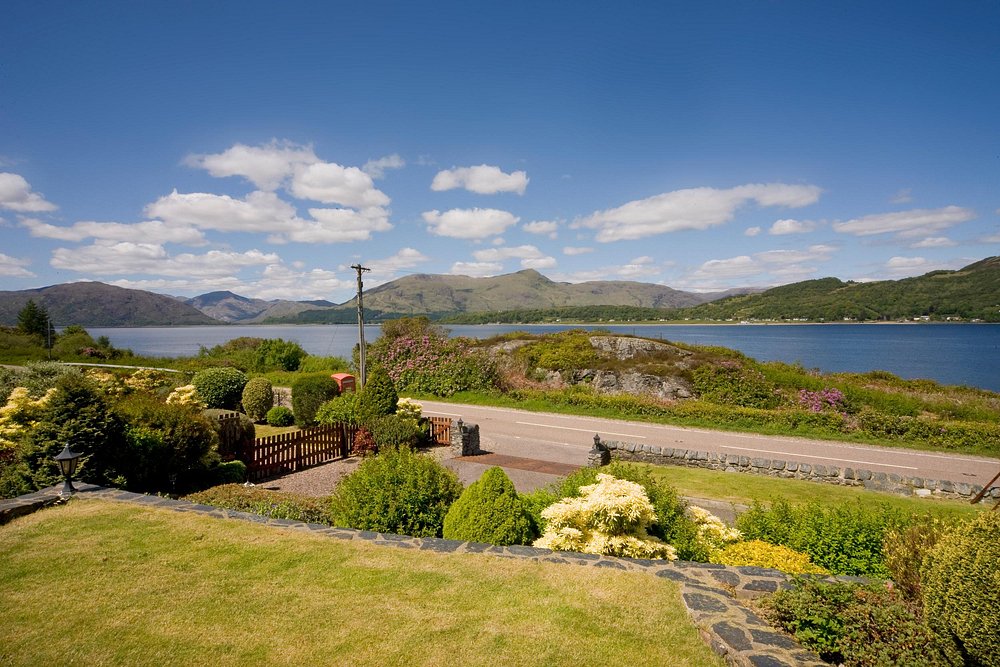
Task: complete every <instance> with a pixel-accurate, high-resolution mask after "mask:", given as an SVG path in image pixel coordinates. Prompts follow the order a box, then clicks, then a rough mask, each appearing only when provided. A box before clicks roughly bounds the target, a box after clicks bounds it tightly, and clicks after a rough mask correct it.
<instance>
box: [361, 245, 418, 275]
mask: <svg viewBox="0 0 1000 667" xmlns="http://www.w3.org/2000/svg"><path fill="white" fill-rule="evenodd" d="M429 261H430V257H428V256H427V255H425V254H424V253H422V252H420V251H419V250H417V249H416V248H403V249H401V250H400V251H399V252H397V253H396V254H395V255H393V256H391V257H386V258H384V259H373V260H372V261H371V262H368V264H369V265H370V266H371V268H372V270H377V271H380V272H384V273H395V272H397V271H399V270H401V269H412V268H413V267H415V266H418V265H419V264H423V263H424V262H429Z"/></svg>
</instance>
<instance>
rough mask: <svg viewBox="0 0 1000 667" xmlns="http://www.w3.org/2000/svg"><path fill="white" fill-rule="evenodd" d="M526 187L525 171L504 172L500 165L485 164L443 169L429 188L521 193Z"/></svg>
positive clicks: (486, 192) (488, 193)
mask: <svg viewBox="0 0 1000 667" xmlns="http://www.w3.org/2000/svg"><path fill="white" fill-rule="evenodd" d="M526 187H528V174H527V173H526V172H523V171H515V172H512V173H510V174H505V173H504V172H503V171H501V170H500V167H493V166H490V165H485V164H481V165H478V166H475V167H454V168H452V169H444V170H442V171H439V172H438V173H437V174H436V175H435V176H434V180H433V181H431V190H434V191H435V192H441V191H443V190H453V189H455V188H465V189H466V190H468V191H469V192H476V193H478V194H481V195H493V194H496V193H498V192H516V193H517V194H519V195H523V194H524V189H525V188H526Z"/></svg>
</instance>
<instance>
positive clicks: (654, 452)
mask: <svg viewBox="0 0 1000 667" xmlns="http://www.w3.org/2000/svg"><path fill="white" fill-rule="evenodd" d="M595 444H596V440H595ZM600 446H602V447H604V448H606V449H607V450H608V451H609V452H610V454H611V457H612V458H615V459H620V460H622V461H634V462H638V463H655V464H657V465H679V466H686V467H689V468H707V469H709V470H725V471H726V472H742V473H752V474H758V475H768V476H771V477H781V478H784V479H807V480H809V481H813V482H824V483H827V484H839V485H841V486H859V487H864V488H866V489H871V490H874V491H887V492H890V493H896V494H900V495H905V496H921V497H928V496H934V497H940V498H952V499H959V500H969V499H971V498H972V497H973V496H975V495H976V494H978V493H979V492H980V491H982V490H983V487H982V486H980V485H979V484H969V483H966V482H953V481H949V480H941V479H924V478H923V477H911V476H902V475H897V474H896V473H885V472H874V471H872V470H866V469H864V468H842V467H839V466H828V465H819V464H815V463H802V462H799V461H785V460H781V459H765V458H753V457H749V456H740V455H738V454H725V453H720V452H702V451H696V450H693V449H673V448H671V447H661V446H659V445H647V444H639V443H635V442H618V441H614V440H601V441H600ZM986 498H1000V486H994V487H992V488H991V489H990V492H989V493H987V494H986ZM984 500H985V498H984Z"/></svg>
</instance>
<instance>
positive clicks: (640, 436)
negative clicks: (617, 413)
mask: <svg viewBox="0 0 1000 667" xmlns="http://www.w3.org/2000/svg"><path fill="white" fill-rule="evenodd" d="M514 423H515V424H520V425H521V426H540V427H542V428H558V429H561V430H563V431H583V432H584V433H593V432H594V429H592V428H573V427H572V426H552V425H551V424H535V423H534V422H514ZM604 434H605V435H622V436H625V437H628V438H642V439H643V440H645V439H646V436H644V435H635V434H633V433H612V432H610V431H604Z"/></svg>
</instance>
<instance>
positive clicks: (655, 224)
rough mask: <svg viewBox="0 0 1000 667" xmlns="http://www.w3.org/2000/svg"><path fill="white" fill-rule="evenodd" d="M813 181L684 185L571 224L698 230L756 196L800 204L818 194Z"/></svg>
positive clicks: (636, 234)
mask: <svg viewBox="0 0 1000 667" xmlns="http://www.w3.org/2000/svg"><path fill="white" fill-rule="evenodd" d="M821 192H822V191H821V189H820V188H819V187H817V186H815V185H788V184H785V183H758V184H749V185H740V186H738V187H735V188H729V189H726V190H720V189H716V188H707V187H703V188H689V189H685V190H675V191H672V192H665V193H663V194H660V195H656V196H653V197H649V198H647V199H639V200H636V201H631V202H628V203H627V204H624V205H622V206H619V207H617V208H613V209H608V210H605V211H597V212H595V213H592V214H591V215H589V216H586V217H584V218H580V219H578V220H576V221H575V222H574V223H573V225H572V227H573V228H589V229H596V230H598V232H597V237H596V238H597V240H598V241H600V242H602V243H609V242H611V241H621V240H634V239H641V238H645V237H647V236H655V235H657V234H664V233H667V232H676V231H680V230H686V229H694V230H702V229H708V228H710V227H715V226H718V225H722V224H725V223H726V222H729V221H730V220H732V219H733V216H734V215H735V214H736V211H737V210H738V209H739V208H741V207H743V206H745V205H747V204H749V203H751V202H755V203H756V204H757V205H759V206H786V207H790V208H800V207H803V206H808V205H809V204H813V203H815V202H817V201H818V200H819V196H820V193H821Z"/></svg>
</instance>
